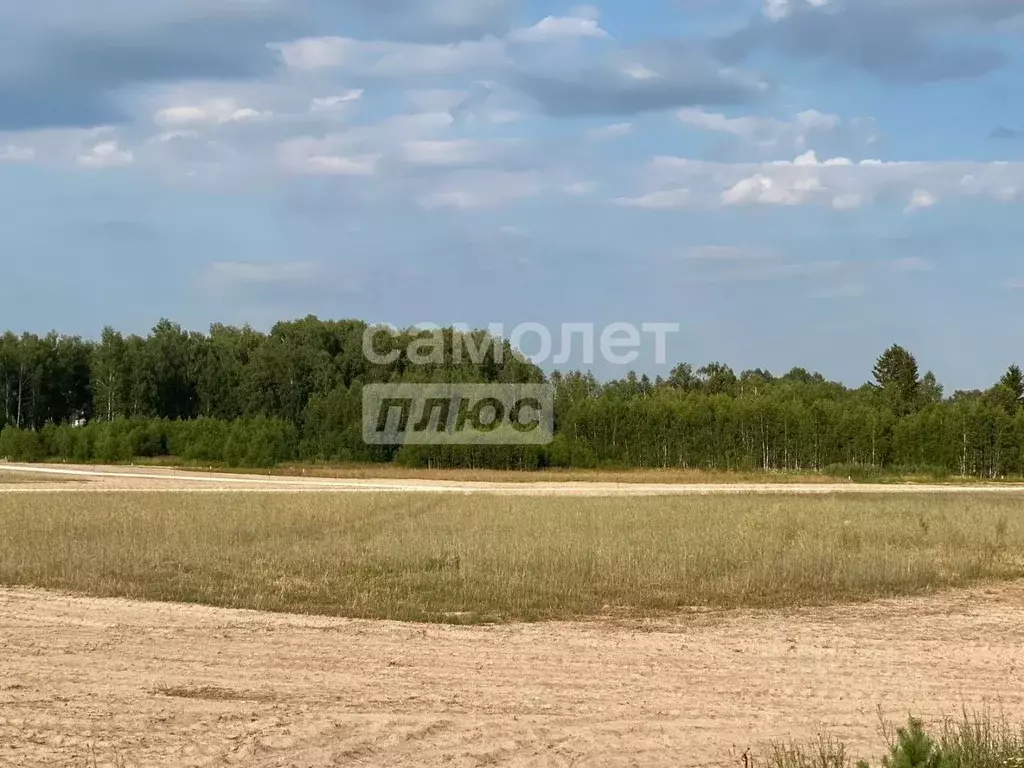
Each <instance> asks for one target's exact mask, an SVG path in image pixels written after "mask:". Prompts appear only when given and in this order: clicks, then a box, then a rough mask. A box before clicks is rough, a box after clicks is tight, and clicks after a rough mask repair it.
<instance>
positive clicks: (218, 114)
mask: <svg viewBox="0 0 1024 768" xmlns="http://www.w3.org/2000/svg"><path fill="white" fill-rule="evenodd" d="M264 117H271V114H270V113H268V112H260V111H259V110H256V109H253V108H251V107H243V106H240V105H239V104H237V103H236V102H235V101H234V100H233V99H212V100H210V101H207V102H204V103H203V104H194V105H179V106H173V107H165V108H164V109H161V110H160V111H159V112H157V113H156V114H155V115H154V116H153V122H155V123H156V124H157V125H159V126H161V127H164V128H181V127H186V126H194V125H224V124H225V123H243V122H248V121H250V120H258V119H260V118H264Z"/></svg>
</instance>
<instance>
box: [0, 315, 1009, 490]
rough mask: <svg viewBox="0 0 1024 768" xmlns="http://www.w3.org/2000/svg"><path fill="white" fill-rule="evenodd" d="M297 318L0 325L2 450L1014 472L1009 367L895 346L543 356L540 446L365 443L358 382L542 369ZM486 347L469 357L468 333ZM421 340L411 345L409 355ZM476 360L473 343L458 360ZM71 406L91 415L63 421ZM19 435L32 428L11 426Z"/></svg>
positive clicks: (434, 462) (446, 344)
mask: <svg viewBox="0 0 1024 768" xmlns="http://www.w3.org/2000/svg"><path fill="white" fill-rule="evenodd" d="M367 330H368V327H367V325H366V324H365V323H362V322H359V321H356V320H343V321H337V322H327V321H321V320H319V319H317V318H315V317H307V318H304V319H302V320H297V321H294V322H285V323H278V324H277V325H276V326H274V328H273V329H271V331H270V332H269V333H261V332H258V331H255V330H253V329H252V328H248V327H245V328H231V327H227V326H222V325H214V326H213V327H211V329H210V332H209V333H208V334H200V333H193V332H189V331H186V330H184V329H182V328H181V327H180V326H178V325H176V324H174V323H171V322H169V321H166V320H163V321H161V322H160V323H158V324H157V326H156V327H155V328H154V329H153V330H152V332H151V333H150V334H149V335H148V336H146V337H142V336H135V335H132V336H124V335H122V334H120V333H118V332H117V331H115V330H113V329H112V328H106V329H104V331H103V334H102V337H101V338H100V340H99V341H97V342H94V343H93V342H85V341H82V340H81V339H78V338H68V337H60V336H57V335H56V334H50V335H48V336H46V337H38V336H34V335H31V334H25V335H23V336H15V335H14V334H11V333H7V334H5V335H3V336H0V428H2V427H11V428H13V429H15V431H14V432H11V433H10V434H9V435H8V436H7V438H6V439H5V441H4V443H3V448H4V452H3V454H0V455H9V456H11V457H12V458H13V457H22V458H25V457H35V458H40V459H42V458H50V459H59V460H62V461H128V460H134V459H153V458H157V457H160V456H168V455H170V456H175V457H178V458H180V459H183V460H185V461H189V462H208V463H211V464H227V465H231V466H253V467H257V466H267V465H269V464H271V463H274V462H280V461H290V460H293V459H298V458H301V459H302V460H303V461H307V462H314V463H315V462H391V461H398V462H399V463H402V464H405V465H408V466H415V467H467V468H495V469H498V468H500V469H518V468H523V469H533V468H539V467H549V466H550V467H566V468H631V467H637V468H659V469H661V468H664V469H718V470H748V471H749V470H763V471H796V472H807V471H819V472H820V471H824V472H826V473H828V474H832V475H835V476H837V477H850V478H853V479H855V480H874V481H885V480H886V479H890V478H893V477H896V476H898V475H900V474H905V473H906V472H908V471H909V472H911V473H912V474H917V475H922V476H931V477H945V476H948V475H950V474H956V475H962V476H974V477H983V478H1002V477H1020V476H1021V475H1024V407H1022V402H1024V401H1022V395H1024V373H1022V372H1021V369H1020V368H1019V367H1017V366H1011V367H1010V369H1009V370H1008V371H1007V373H1006V375H1004V376H1003V377H1002V379H1001V380H1000V382H999V383H998V384H997V385H996V386H994V387H992V388H991V389H989V390H987V391H985V392H970V393H963V392H958V393H955V394H954V395H953V397H951V398H944V397H943V391H942V387H941V385H940V384H939V383H938V381H937V379H936V378H935V376H934V374H932V373H930V372H928V373H925V375H924V376H923V377H919V376H918V365H917V361H916V360H915V358H914V356H913V355H912V354H910V352H908V351H907V350H906V349H904V348H903V347H900V346H898V345H897V346H893V347H891V348H890V349H888V350H886V351H885V353H884V354H882V355H881V357H879V359H878V362H877V364H876V365H875V368H874V377H875V383H874V384H873V385H866V386H864V387H860V388H858V389H849V388H847V387H844V386H843V385H841V384H838V383H835V382H829V381H827V380H826V379H825V378H824V377H823V376H821V375H820V374H816V373H812V372H809V371H807V370H805V369H802V368H794V369H793V370H792V371H790V372H789V373H787V374H785V375H784V376H780V377H776V376H774V375H773V374H772V373H771V372H769V371H765V370H760V369H758V370H748V371H743V372H742V373H741V374H740V375H739V376H737V375H736V373H735V372H734V371H733V369H731V368H730V367H729V366H728V365H725V364H724V363H710V364H708V365H705V366H703V367H700V368H699V369H695V367H694V366H692V365H690V364H689V363H680V364H679V365H677V366H675V367H674V368H673V369H672V372H671V374H670V375H669V376H668V377H667V378H665V379H662V378H660V377H659V378H658V379H656V380H653V381H652V380H651V379H650V378H649V377H648V376H646V375H640V374H637V373H633V372H630V373H628V374H627V375H626V376H625V377H624V378H622V379H620V380H618V381H611V382H607V383H603V384H602V383H601V382H598V381H597V380H596V379H595V378H594V376H593V375H592V374H588V373H587V374H585V373H581V372H571V373H565V374H563V373H553V374H552V375H551V377H550V379H549V381H550V383H551V384H552V385H553V386H554V387H555V438H554V442H553V443H551V444H550V445H549V446H546V447H543V448H533V449H529V450H525V449H517V450H509V449H506V448H503V447H492V448H483V447H473V448H466V447H461V448H460V447H456V448H451V449H439V448H432V449H425V448H414V447H406V448H403V449H402V450H398V449H397V448H395V447H391V446H369V445H366V444H365V442H364V441H363V436H362V423H361V422H362V388H363V386H364V385H368V384H375V383H427V382H467V383H480V382H499V383H512V382H539V381H543V380H544V374H543V372H542V371H541V370H540V369H539V368H537V367H536V366H535V365H532V364H531V363H529V362H524V361H523V360H521V359H519V358H517V357H516V356H515V355H514V354H513V351H512V349H511V348H510V347H509V345H508V343H507V342H503V341H498V340H494V339H492V338H491V337H489V336H487V334H486V333H485V332H483V331H477V332H473V333H470V334H462V333H459V332H457V331H454V330H452V329H448V330H446V331H444V332H443V333H442V335H441V338H440V340H438V339H437V338H436V337H432V336H431V335H430V334H428V333H426V332H424V331H421V330H417V329H407V330H398V331H396V330H391V329H384V328H381V329H375V332H374V334H373V337H372V347H373V349H372V350H371V352H372V354H370V355H368V354H367V353H366V351H365V350H364V346H363V345H364V333H365V332H366V331H367ZM470 348H472V349H476V350H484V349H486V354H484V355H482V356H474V355H471V354H469V352H468V350H469V349H470ZM417 357H419V358H420V359H416V358H417ZM474 357H476V359H475V361H474ZM81 416H85V417H87V418H88V420H89V424H88V426H85V427H72V426H71V425H72V423H73V422H76V421H78V420H79V417H81ZM23 433H29V434H23Z"/></svg>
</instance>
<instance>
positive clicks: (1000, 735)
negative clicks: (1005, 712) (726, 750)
mask: <svg viewBox="0 0 1024 768" xmlns="http://www.w3.org/2000/svg"><path fill="white" fill-rule="evenodd" d="M883 728H884V730H885V731H886V740H887V742H888V753H887V754H886V755H885V757H883V758H882V763H881V764H882V766H884V768H1020V766H1024V727H1020V726H1016V727H1015V726H1012V725H1010V724H1009V723H1008V722H1007V721H1006V720H1003V719H999V718H994V717H992V716H991V715H990V714H987V713H986V714H974V715H971V714H968V713H967V712H964V714H963V715H962V716H961V718H959V719H955V720H954V719H946V720H944V721H943V722H942V723H940V724H939V725H938V726H934V727H930V728H929V727H928V726H926V725H925V724H924V723H923V722H922V721H921V720H918V719H916V718H913V717H912V718H910V720H909V722H908V723H907V725H906V726H904V727H902V728H898V729H895V730H893V729H892V728H891V726H886V725H885V724H883ZM744 762H745V763H746V765H747V768H752V766H757V765H758V762H757V760H756V759H755V760H751V759H750V758H749V756H748V757H746V758H745V759H744ZM764 763H765V764H766V765H767V766H768V767H769V768H854V763H853V760H852V759H851V757H850V754H849V751H848V750H847V748H846V745H845V744H844V743H843V742H842V740H840V739H837V738H834V737H832V736H828V735H824V736H821V737H819V738H818V740H816V741H814V742H811V743H810V744H775V745H773V746H772V748H771V749H770V750H769V752H768V755H767V758H766V760H765V761H764ZM856 768H869V764H868V763H867V762H866V761H864V760H860V761H858V762H857V763H856Z"/></svg>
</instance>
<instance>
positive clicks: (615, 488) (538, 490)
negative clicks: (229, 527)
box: [0, 462, 1024, 496]
mask: <svg viewBox="0 0 1024 768" xmlns="http://www.w3.org/2000/svg"><path fill="white" fill-rule="evenodd" d="M3 474H8V475H13V476H19V477H24V478H31V479H34V480H37V481H38V482H33V483H24V482H20V483H11V484H5V483H4V482H3V477H2V475H3ZM47 480H53V481H59V480H64V481H67V480H78V481H81V482H76V483H68V482H47ZM56 491H59V492H62V493H67V492H69V491H73V492H97V491H135V492H146V491H211V492H220V491H235V492H237V491H253V492H261V493H267V492H288V493H296V492H320V493H322V492H350V493H360V492H387V493H464V494H466V493H484V494H503V495H521V496H664V495H682V494H691V495H696V494H751V493H757V494H792V493H797V494H833V493H847V494H863V493H869V494H870V493H964V492H971V493H994V494H1019V495H1021V496H1024V485H1022V484H992V485H981V484H978V485H967V486H957V485H926V484H915V485H870V484H852V483H835V484H831V483H822V484H800V483H794V484H788V483H787V484H781V483H727V484H722V483H718V484H715V483H705V484H673V483H658V484H643V483H589V482H588V483H579V482H577V483H572V482H549V483H488V482H454V481H445V480H394V479H391V480H363V479H353V480H332V479H326V478H316V477H308V478H303V477H268V476H265V475H232V474H221V473H216V474H214V473H210V474H206V473H197V472H188V471H185V470H179V469H167V468H154V467H96V466H73V465H70V464H60V465H54V464H49V465H38V464H7V463H3V462H0V493H4V492H17V493H26V492H28V493H52V492H56Z"/></svg>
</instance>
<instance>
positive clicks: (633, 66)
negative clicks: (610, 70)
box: [619, 61, 661, 80]
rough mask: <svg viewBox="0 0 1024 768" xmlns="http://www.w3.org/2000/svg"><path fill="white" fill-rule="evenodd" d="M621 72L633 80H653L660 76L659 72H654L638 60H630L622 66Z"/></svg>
mask: <svg viewBox="0 0 1024 768" xmlns="http://www.w3.org/2000/svg"><path fill="white" fill-rule="evenodd" d="M619 71H620V72H622V74H624V75H626V76H627V77H631V78H633V79H634V80H654V79H655V78H658V77H661V75H660V74H658V73H657V72H655V71H654V70H653V69H651V68H650V67H648V66H647V65H645V64H641V63H640V62H638V61H633V62H630V63H629V64H626V65H625V66H623V67H622V69H621V70H619Z"/></svg>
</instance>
